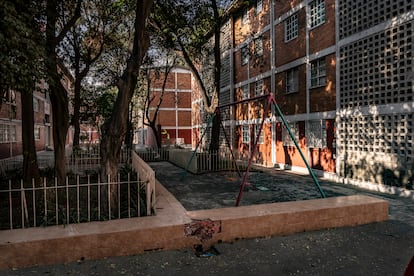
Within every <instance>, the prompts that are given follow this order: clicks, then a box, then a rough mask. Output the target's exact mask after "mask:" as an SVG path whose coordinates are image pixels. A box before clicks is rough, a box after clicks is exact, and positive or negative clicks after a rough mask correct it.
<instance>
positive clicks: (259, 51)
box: [254, 37, 263, 57]
mask: <svg viewBox="0 0 414 276" xmlns="http://www.w3.org/2000/svg"><path fill="white" fill-rule="evenodd" d="M254 55H255V56H256V57H260V56H262V55H263V39H262V38H261V37H259V38H256V39H255V40H254Z"/></svg>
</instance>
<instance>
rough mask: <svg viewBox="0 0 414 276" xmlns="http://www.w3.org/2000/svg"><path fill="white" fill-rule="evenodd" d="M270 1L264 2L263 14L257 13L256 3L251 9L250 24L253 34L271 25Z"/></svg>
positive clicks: (265, 0) (264, 0)
mask: <svg viewBox="0 0 414 276" xmlns="http://www.w3.org/2000/svg"><path fill="white" fill-rule="evenodd" d="M269 5H270V0H263V1H262V12H261V13H259V14H257V13H256V3H254V4H253V5H252V6H251V7H250V13H249V22H250V29H251V31H252V33H258V32H260V31H261V30H262V29H263V28H264V27H266V26H267V25H269V24H270V6H269Z"/></svg>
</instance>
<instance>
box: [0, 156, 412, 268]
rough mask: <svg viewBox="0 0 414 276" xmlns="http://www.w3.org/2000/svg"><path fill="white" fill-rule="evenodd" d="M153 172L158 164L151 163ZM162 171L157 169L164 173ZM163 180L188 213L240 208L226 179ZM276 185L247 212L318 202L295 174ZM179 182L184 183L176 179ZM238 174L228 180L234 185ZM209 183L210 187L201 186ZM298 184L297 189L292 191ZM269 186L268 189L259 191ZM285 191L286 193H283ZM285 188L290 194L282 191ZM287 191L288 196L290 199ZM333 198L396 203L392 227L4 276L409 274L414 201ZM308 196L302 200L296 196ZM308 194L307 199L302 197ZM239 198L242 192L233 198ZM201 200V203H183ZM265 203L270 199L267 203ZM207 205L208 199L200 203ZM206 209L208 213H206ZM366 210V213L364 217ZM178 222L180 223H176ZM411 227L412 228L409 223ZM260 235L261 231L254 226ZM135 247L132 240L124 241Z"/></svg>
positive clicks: (168, 168)
mask: <svg viewBox="0 0 414 276" xmlns="http://www.w3.org/2000/svg"><path fill="white" fill-rule="evenodd" d="M151 165H153V164H151ZM157 166H158V168H157ZM153 168H155V170H156V171H157V178H158V179H159V180H160V182H161V183H162V184H163V185H164V186H165V187H167V188H168V190H169V191H170V192H171V193H173V194H174V195H175V196H176V197H177V198H178V199H179V200H180V202H181V203H182V204H183V205H184V207H185V208H186V209H187V210H191V208H190V209H189V208H188V207H187V206H193V209H192V210H197V208H201V206H203V204H204V205H206V206H210V207H214V206H218V207H215V208H219V207H223V206H234V205H233V204H234V201H235V196H237V192H238V189H237V185H234V186H233V185H231V184H228V183H227V184H226V183H225V182H224V181H220V178H208V177H207V175H201V176H194V175H187V177H186V178H184V179H182V180H180V176H181V174H182V170H181V169H179V168H177V167H175V166H173V165H171V164H169V163H166V164H165V163H157V164H156V165H155V166H153ZM276 173H277V176H274V177H273V180H274V181H270V180H269V179H266V181H265V180H264V177H265V176H264V174H260V173H258V176H261V177H262V178H260V177H259V179H260V180H261V181H259V182H257V183H254V182H253V181H251V185H250V187H249V191H247V192H246V193H245V194H244V195H243V199H242V205H248V204H249V201H251V202H255V201H257V200H270V199H271V198H272V197H271V196H269V195H270V194H272V193H279V194H281V195H283V196H286V197H291V196H292V195H289V192H291V193H293V192H295V193H294V194H295V196H304V195H305V194H306V195H307V196H310V197H313V196H316V197H318V196H319V195H318V194H317V193H315V190H316V189H315V187H314V186H313V184H311V185H308V184H309V183H308V184H307V181H308V180H307V179H308V178H307V177H305V176H298V175H294V174H291V173H288V172H279V171H278V172H276ZM177 176H178V177H177ZM234 177H235V176H234V175H228V174H227V178H228V181H230V182H229V183H232V181H233V179H234ZM202 179H203V180H204V182H207V184H203V182H202V181H201V180H202ZM292 183H294V184H295V185H293V184H292ZM257 186H259V187H265V188H267V189H268V190H265V189H264V190H263V191H262V190H260V189H257ZM277 187H279V188H280V189H276V188H277ZM281 187H284V188H283V189H282V188H281ZM286 187H287V188H288V189H290V190H289V192H286V191H285V189H286ZM322 187H323V188H324V189H325V191H326V192H327V193H328V194H331V195H337V194H350V195H352V194H369V195H371V196H374V197H379V198H385V199H387V200H388V201H389V202H390V220H389V221H386V222H381V223H373V224H368V225H363V226H357V227H345V228H338V229H328V230H321V231H312V232H303V233H299V234H294V235H288V236H277V237H263V238H255V239H247V240H239V241H237V242H234V243H217V244H216V245H215V247H216V248H217V250H218V251H219V252H220V253H221V254H220V255H218V256H213V257H210V258H198V257H196V256H195V254H194V251H193V250H191V249H183V250H171V251H159V252H147V253H145V254H140V255H136V256H128V257H112V258H107V259H103V260H97V261H90V260H86V261H85V260H82V259H80V260H79V261H78V262H76V263H69V264H61V265H51V266H40V267H31V268H25V269H18V270H6V271H1V272H0V274H1V275H37V274H45V273H48V274H51V275H63V274H68V275H195V274H196V275H216V274H217V273H221V274H225V275H403V272H404V270H405V268H406V266H407V265H408V262H409V260H410V258H411V257H412V255H413V252H414V227H413V226H414V225H413V223H412V222H413V215H414V214H413V213H414V202H412V201H409V200H407V199H403V198H398V197H396V196H392V195H382V194H377V193H371V192H368V191H362V190H359V189H355V188H354V187H352V186H342V185H338V184H335V185H334V184H332V183H328V182H325V181H323V182H322ZM300 190H302V193H297V192H298V191H300ZM303 190H304V191H306V193H304V192H303ZM234 191H236V193H234ZM180 198H181V199H180ZM182 198H196V199H198V200H187V201H186V200H182ZM264 198H265V199H264ZM201 199H202V200H201ZM203 209H204V207H203ZM361 211H362V210H361ZM171 219H173V218H171ZM405 221H407V222H408V223H406V222H405ZM249 227H252V229H254V225H249ZM124 242H128V241H124Z"/></svg>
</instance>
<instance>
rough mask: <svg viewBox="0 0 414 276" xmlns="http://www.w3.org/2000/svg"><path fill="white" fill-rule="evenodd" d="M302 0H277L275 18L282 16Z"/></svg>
mask: <svg viewBox="0 0 414 276" xmlns="http://www.w3.org/2000/svg"><path fill="white" fill-rule="evenodd" d="M301 2H302V0H285V1H275V4H274V7H275V8H274V10H275V18H278V17H280V16H282V15H283V14H285V13H287V12H288V11H290V10H291V9H292V8H294V7H295V6H297V5H299V4H300V3H301Z"/></svg>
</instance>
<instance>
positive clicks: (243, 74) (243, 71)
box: [234, 44, 250, 83]
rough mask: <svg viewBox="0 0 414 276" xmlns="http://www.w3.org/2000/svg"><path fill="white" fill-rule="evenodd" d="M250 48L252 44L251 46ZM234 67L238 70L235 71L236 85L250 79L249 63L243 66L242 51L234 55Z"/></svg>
mask: <svg viewBox="0 0 414 276" xmlns="http://www.w3.org/2000/svg"><path fill="white" fill-rule="evenodd" d="M249 47H250V44H249ZM234 66H235V67H236V68H237V69H236V70H235V71H234V81H235V82H236V83H238V82H241V81H244V80H246V79H247V77H248V66H249V63H247V64H245V65H241V49H239V50H238V51H237V52H235V53H234Z"/></svg>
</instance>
